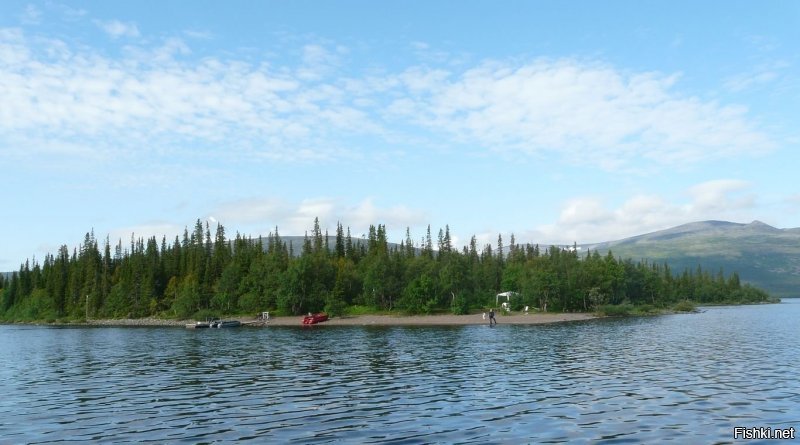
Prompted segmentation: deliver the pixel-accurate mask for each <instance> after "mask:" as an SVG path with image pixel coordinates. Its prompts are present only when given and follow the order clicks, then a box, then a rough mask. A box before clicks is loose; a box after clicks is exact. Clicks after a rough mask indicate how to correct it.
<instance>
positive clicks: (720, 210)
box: [495, 179, 755, 245]
mask: <svg viewBox="0 0 800 445" xmlns="http://www.w3.org/2000/svg"><path fill="white" fill-rule="evenodd" d="M751 187H752V185H751V184H750V183H748V182H745V181H740V180H734V179H720V180H713V181H707V182H703V183H700V184H696V185H694V186H692V187H690V188H689V189H687V190H686V195H685V196H687V198H688V201H686V202H670V201H668V200H666V199H664V198H663V197H660V196H657V195H645V194H637V195H633V196H630V197H629V198H628V199H627V200H626V201H625V202H623V203H622V204H621V205H619V206H618V207H616V208H614V207H609V206H608V204H607V203H606V202H604V201H603V199H602V198H599V197H578V198H573V199H570V200H568V201H567V202H565V203H564V205H563V206H562V211H561V214H560V217H559V219H558V220H557V221H556V222H555V223H553V224H546V225H542V226H539V227H537V228H535V229H533V230H530V231H526V232H522V233H518V234H517V239H518V240H521V241H522V240H524V242H534V243H540V244H545V245H547V244H572V243H573V242H577V243H579V244H582V243H596V242H602V241H612V240H617V239H622V238H627V237H630V236H635V235H641V234H644V233H649V232H653V231H657V230H662V229H667V228H669V227H673V226H677V225H680V224H685V223H686V222H690V221H704V220H729V221H745V222H749V221H750V220H752V219H754V218H752V217H751V214H750V210H751V209H753V208H754V205H755V198H754V197H753V195H752V193H750V190H751ZM495 237H496V235H495Z"/></svg>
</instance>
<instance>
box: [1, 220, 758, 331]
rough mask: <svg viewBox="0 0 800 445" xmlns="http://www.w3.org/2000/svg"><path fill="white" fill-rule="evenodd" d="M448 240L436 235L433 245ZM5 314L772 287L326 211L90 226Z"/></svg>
mask: <svg viewBox="0 0 800 445" xmlns="http://www.w3.org/2000/svg"><path fill="white" fill-rule="evenodd" d="M434 245H435V247H434ZM0 289H1V290H0V293H1V294H2V295H1V296H2V298H0V304H1V306H0V318H2V319H4V320H7V321H25V320H64V319H68V320H69V319H72V320H75V319H83V318H86V317H89V318H123V317H124V318H139V317H146V316H159V317H167V318H180V319H185V318H191V317H202V316H203V315H206V314H228V315H234V314H256V313H258V312H260V311H264V310H271V311H275V312H277V313H279V314H285V315H289V314H300V313H305V312H314V311H322V310H324V311H327V312H329V313H330V314H332V315H339V314H343V313H347V312H348V311H353V310H360V311H365V310H366V311H378V312H380V311H401V312H405V313H433V312H444V311H448V312H452V313H455V314H463V313H468V312H470V311H475V310H478V311H479V310H483V309H484V308H486V307H491V306H494V305H495V301H496V299H495V296H496V294H497V293H499V292H505V291H513V292H517V293H518V295H517V296H516V298H513V299H512V300H511V304H512V309H514V310H518V309H520V308H522V307H524V306H529V307H530V308H535V309H536V310H541V311H550V312H552V311H561V312H578V311H580V312H582V311H593V310H597V309H598V308H600V307H602V306H607V305H619V304H628V305H636V306H648V307H655V308H659V307H668V306H670V305H673V304H675V303H678V302H681V301H687V300H688V301H693V302H696V303H698V304H705V303H723V302H736V303H752V302H761V301H766V300H768V299H769V296H768V295H767V294H766V293H765V292H763V291H761V290H759V289H756V288H753V287H751V286H749V285H747V284H743V283H741V282H740V281H739V277H738V275H737V274H736V273H735V272H734V273H732V274H730V275H728V276H725V275H724V274H723V271H721V270H720V271H715V272H711V271H708V270H703V269H702V268H701V267H700V266H698V267H697V268H695V269H687V270H682V271H672V270H670V268H669V267H668V266H666V265H663V264H653V263H648V262H645V261H639V262H634V261H633V260H630V259H619V258H615V257H614V256H613V255H612V253H611V252H608V254H606V255H603V256H601V255H600V254H598V253H597V252H582V253H581V252H578V251H577V249H575V248H572V249H570V248H563V247H556V246H551V247H549V248H545V249H544V250H542V249H540V248H539V246H538V245H530V244H525V245H518V244H516V243H515V240H514V236H513V235H512V236H511V239H510V240H509V242H508V244H504V240H503V239H502V237H501V236H498V238H497V244H496V245H495V246H494V247H493V246H492V245H484V246H481V247H478V246H477V243H476V240H475V237H472V239H471V241H470V243H469V245H468V246H465V247H463V248H462V249H460V250H459V249H457V248H455V247H453V245H452V241H451V236H450V229H449V227H446V228H445V229H444V230H439V232H438V236H437V237H436V241H434V239H433V238H432V236H431V232H430V227H429V228H428V231H427V234H426V237H425V239H424V240H423V241H422V242H420V243H418V245H415V244H414V243H413V242H412V239H411V235H410V233H409V231H408V230H406V239H405V240H403V241H402V242H401V243H400V244H390V243H389V242H388V241H387V239H386V227H385V226H383V225H378V226H371V227H370V229H369V234H368V236H366V237H365V239H354V238H352V237H351V235H350V230H349V228H348V229H344V228H343V226H342V225H341V224H337V229H336V234H335V236H330V237H329V236H328V234H327V233H324V234H323V233H322V231H321V230H320V226H319V221H318V220H315V222H314V229H313V231H312V233H311V234H308V235H306V237H305V238H304V242H303V245H302V248H301V249H300V251H299V252H296V251H294V249H293V248H292V246H291V244H289V246H288V247H287V243H285V242H284V241H282V240H281V237H280V235H279V234H278V230H277V228H276V229H275V231H274V232H272V233H270V234H269V236H268V237H266V239H264V238H258V239H251V238H246V237H243V236H241V235H239V234H237V235H236V236H235V238H234V239H233V240H229V239H228V238H227V237H226V233H225V228H224V227H223V226H222V225H217V226H216V228H215V232H214V234H213V236H212V233H211V227H209V225H208V223H205V224H203V223H202V222H201V221H200V220H197V222H196V224H195V226H194V230H193V231H192V232H189V230H188V228H187V229H186V230H184V234H183V237H177V236H176V237H175V239H174V240H172V241H171V242H170V241H168V240H167V239H166V238H165V237H162V238H161V240H158V239H156V238H155V237H152V238H149V239H143V238H135V237H134V236H132V237H131V240H130V244H126V245H123V243H122V240H119V241H118V242H117V243H116V244H115V245H112V244H111V243H110V242H109V240H108V239H106V240H105V242H103V243H102V247H101V245H100V243H99V242H98V240H97V239H96V238H95V236H94V233H93V232H90V233H87V234H86V236H85V238H84V241H83V243H82V244H81V245H80V247H78V248H75V249H73V250H72V252H70V250H69V248H68V247H67V246H66V245H64V246H62V247H61V248H60V249H59V251H58V253H57V254H55V255H52V254H51V255H47V256H46V257H45V258H44V261H43V262H41V263H39V262H37V261H35V260H34V261H30V260H29V261H26V262H25V263H24V264H22V265H21V267H20V269H19V271H16V272H14V273H13V274H11V275H10V276H7V277H3V276H0Z"/></svg>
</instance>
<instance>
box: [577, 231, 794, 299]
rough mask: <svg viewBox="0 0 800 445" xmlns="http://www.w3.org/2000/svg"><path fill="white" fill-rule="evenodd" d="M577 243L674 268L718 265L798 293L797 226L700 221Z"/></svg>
mask: <svg viewBox="0 0 800 445" xmlns="http://www.w3.org/2000/svg"><path fill="white" fill-rule="evenodd" d="M581 247H583V248H584V249H586V248H589V249H592V250H595V249H596V250H598V251H599V252H601V253H603V254H605V253H606V252H607V251H608V250H611V252H612V254H613V255H614V256H615V257H621V258H632V259H634V260H639V259H648V260H650V261H652V262H658V263H667V264H669V265H670V267H671V268H672V270H673V272H676V273H677V272H680V271H683V270H684V269H685V268H687V267H688V268H691V269H692V270H694V269H696V268H697V266H698V265H700V266H701V267H702V268H703V270H708V271H709V272H712V273H716V272H717V271H718V270H719V269H720V268H722V269H723V270H724V272H725V274H726V275H727V274H730V273H731V272H738V273H739V277H740V278H741V279H742V281H744V282H748V283H751V284H752V285H754V286H756V287H759V288H762V289H764V290H766V291H768V292H770V293H771V294H773V295H774V296H777V297H797V296H800V228H795V229H777V228H775V227H772V226H770V225H767V224H764V223H762V222H760V221H753V222H752V223H750V224H738V223H732V222H727V221H702V222H693V223H689V224H684V225H681V226H677V227H673V228H671V229H666V230H661V231H658V232H653V233H648V234H645V235H639V236H634V237H631V238H626V239H623V240H618V241H609V242H604V243H599V244H592V245H584V246H581Z"/></svg>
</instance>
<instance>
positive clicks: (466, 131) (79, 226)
mask: <svg viewBox="0 0 800 445" xmlns="http://www.w3.org/2000/svg"><path fill="white" fill-rule="evenodd" d="M798 30H800V3H798V2H796V1H765V2H752V1H707V2H695V1H670V2H666V1H663V2H656V1H609V2H596V1H585V2H583V1H579V2H575V1H558V2H556V1H553V2H544V1H492V2H489V1H453V2H430V1H404V2H374V1H313V2H311V1H233V2H213V1H191V2H188V1H186V2H184V1H166V2H165V1H136V2H108V1H79V2H78V1H76V2H55V1H45V2H25V1H21V2H18V1H14V0H6V1H4V2H2V4H0V97H2V100H0V165H2V170H1V172H0V186H2V189H3V192H4V193H3V200H2V203H3V206H2V208H3V217H2V218H1V219H0V234H1V235H0V270H13V269H17V268H18V267H19V264H20V263H21V262H23V261H24V260H25V259H26V258H32V257H36V258H37V259H39V260H41V259H42V258H43V257H44V255H45V254H46V253H47V252H55V251H56V250H57V249H58V247H59V246H60V245H61V244H67V245H68V246H70V247H73V246H76V245H77V244H78V243H80V241H82V239H83V236H84V234H85V233H86V232H87V231H89V230H94V232H95V234H96V236H97V237H98V238H99V239H104V238H106V237H108V238H109V239H110V240H111V243H112V244H115V243H116V242H117V240H118V239H123V243H124V244H127V242H128V240H129V239H130V237H131V234H132V233H134V234H135V235H136V237H140V236H141V237H149V236H151V235H157V236H158V237H159V239H160V237H161V236H162V235H167V237H168V239H169V240H172V239H173V238H174V236H175V235H176V234H178V233H182V232H183V229H184V227H186V226H189V227H190V228H191V227H192V226H193V224H194V222H195V220H196V219H197V218H200V219H202V220H204V221H209V222H210V224H211V225H212V227H213V226H215V224H216V222H221V223H222V224H223V225H224V226H225V227H226V230H227V232H228V234H229V236H234V235H235V233H236V232H239V233H242V234H246V235H253V236H256V235H259V234H267V233H268V232H269V231H270V230H271V229H272V228H274V227H275V226H277V227H278V228H279V230H280V232H281V234H283V235H302V234H303V233H304V232H305V231H306V230H309V229H310V228H311V227H312V226H313V221H314V218H315V217H319V218H320V222H321V224H322V226H323V227H324V228H328V229H329V230H330V231H331V232H333V231H334V229H335V226H336V222H337V221H341V222H342V223H343V224H344V225H346V226H349V227H350V228H351V231H352V233H353V235H354V236H361V234H363V233H365V232H366V229H367V227H368V226H369V224H379V223H380V224H386V226H387V228H388V229H389V233H390V236H392V237H393V238H394V239H396V240H398V241H399V240H400V239H401V238H402V237H403V235H404V233H405V229H406V227H408V228H410V230H411V234H412V237H413V238H414V239H415V240H419V239H421V238H422V237H423V236H424V235H425V229H426V227H427V226H428V225H430V226H431V227H432V229H433V232H434V235H435V233H436V232H437V231H438V229H439V228H441V227H444V226H445V225H446V224H447V225H449V226H450V229H451V232H452V233H453V235H454V238H455V239H456V241H457V242H459V243H466V242H468V240H469V238H470V237H471V236H472V235H475V236H477V238H478V240H479V242H480V243H481V244H483V243H494V242H495V241H496V239H497V235H498V234H502V235H503V236H504V238H505V239H506V240H507V239H508V237H509V236H510V234H512V233H513V234H514V235H515V237H516V239H517V240H518V241H520V242H535V243H540V244H551V243H559V244H561V243H563V244H571V243H572V242H573V241H575V242H578V243H591V242H599V241H607V240H613V239H620V238H624V237H628V236H633V235H638V234H642V233H647V232H651V231H655V230H660V229H665V228H668V227H672V226H675V225H679V224H683V223H687V222H691V221H698V220H707V219H718V220H728V221H735V222H750V221H752V220H761V221H763V222H766V223H768V224H771V225H773V226H776V227H780V228H788V227H798V226H800V190H798V187H797V186H796V185H795V184H796V183H797V181H796V179H795V178H796V175H797V173H796V171H797V169H798V167H800V159H798V158H799V157H800V151H799V150H798V149H799V148H800V134H798V128H797V122H800V116H799V115H798V107H799V104H800V76H799V74H800V69H798V64H799V63H800V43H798V42H800V31H798Z"/></svg>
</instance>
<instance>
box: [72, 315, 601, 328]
mask: <svg viewBox="0 0 800 445" xmlns="http://www.w3.org/2000/svg"><path fill="white" fill-rule="evenodd" d="M593 318H596V316H595V315H593V314H585V313H569V314H541V313H531V314H513V315H498V316H497V317H496V319H497V323H498V325H503V324H514V325H521V324H546V323H561V322H568V321H580V320H590V319H593ZM232 319H235V320H239V321H241V322H242V323H244V324H246V325H252V326H259V327H260V326H264V327H269V326H302V319H303V317H302V316H300V315H297V316H292V317H271V318H270V319H269V321H268V322H267V323H261V322H257V321H256V319H255V318H242V317H237V318H232ZM187 323H194V320H162V319H157V318H138V319H116V320H89V321H88V322H87V324H89V325H92V326H181V327H182V326H186V324H187ZM479 324H489V320H488V316H487V319H484V318H483V315H482V314H470V315H449V314H445V315H408V316H405V315H357V316H344V317H334V318H331V319H330V320H328V321H326V322H324V323H320V324H318V325H315V326H467V325H479Z"/></svg>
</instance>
